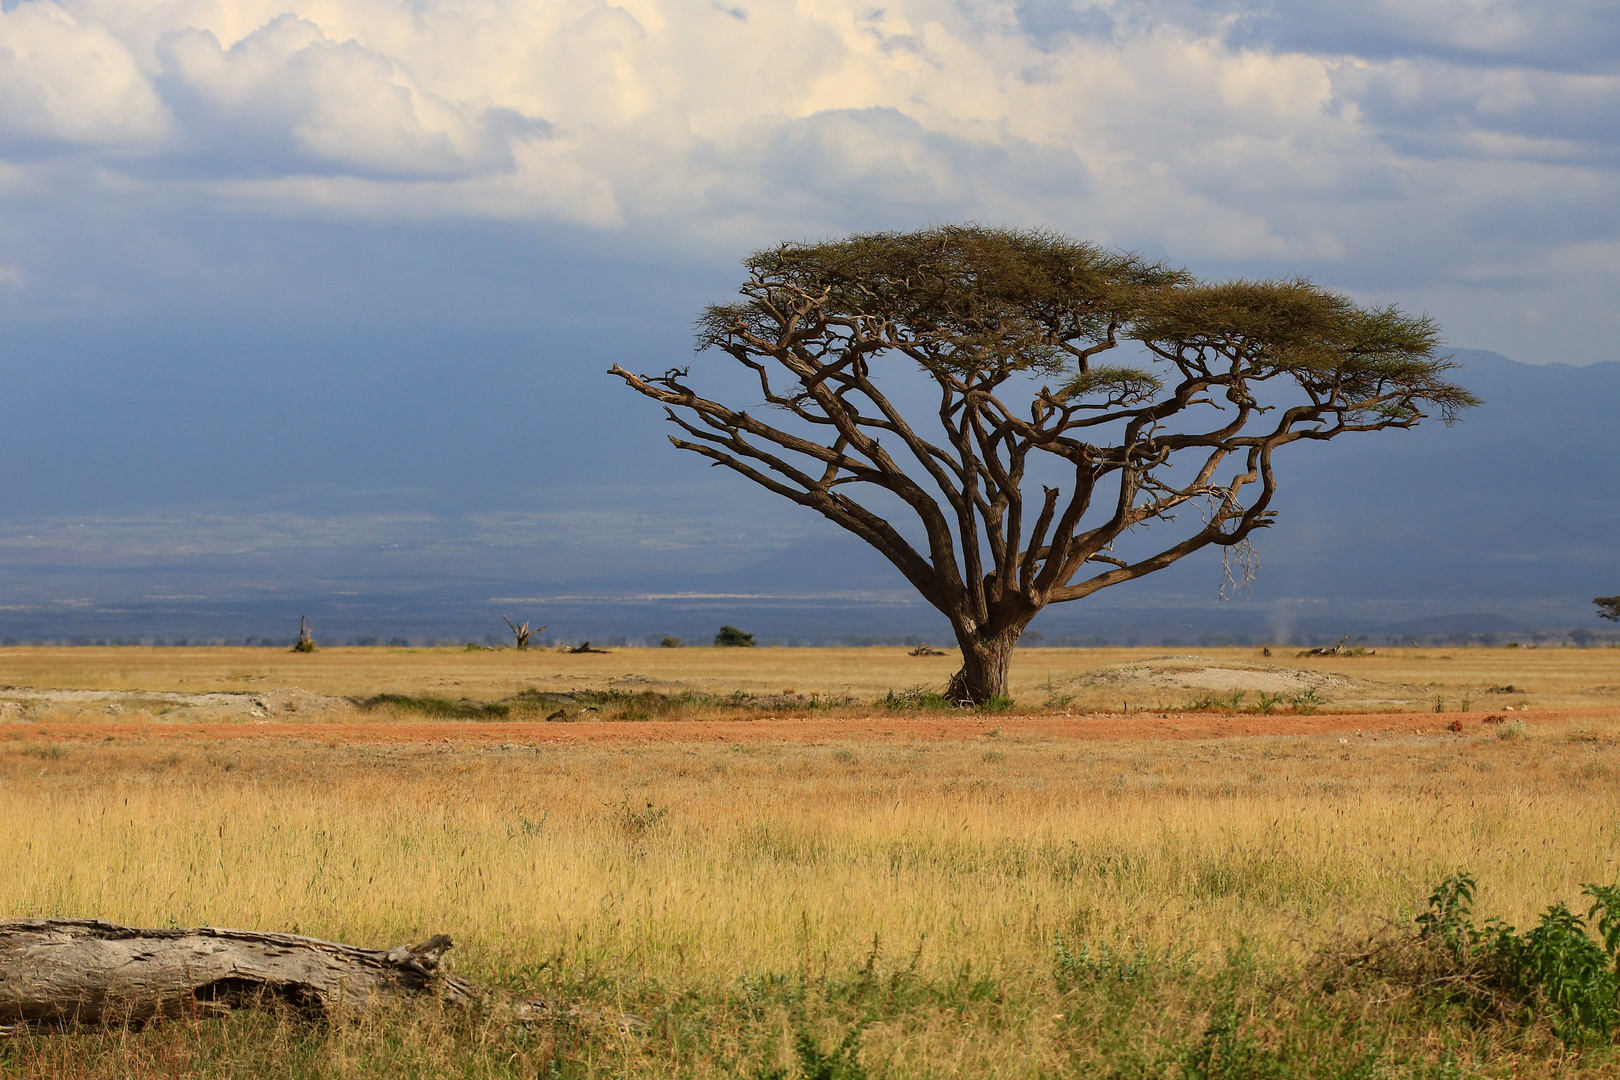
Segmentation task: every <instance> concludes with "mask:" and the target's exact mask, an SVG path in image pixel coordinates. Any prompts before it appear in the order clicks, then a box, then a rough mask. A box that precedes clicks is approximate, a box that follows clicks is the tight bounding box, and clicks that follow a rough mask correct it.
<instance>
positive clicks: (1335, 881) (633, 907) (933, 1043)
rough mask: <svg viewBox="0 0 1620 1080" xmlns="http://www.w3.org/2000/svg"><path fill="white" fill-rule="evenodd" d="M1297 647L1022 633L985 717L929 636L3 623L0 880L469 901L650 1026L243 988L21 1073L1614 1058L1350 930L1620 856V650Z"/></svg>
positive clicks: (241, 916) (513, 1071)
mask: <svg viewBox="0 0 1620 1080" xmlns="http://www.w3.org/2000/svg"><path fill="white" fill-rule="evenodd" d="M1275 652H1276V655H1274V656H1271V657H1266V656H1262V655H1260V653H1259V651H1258V650H1256V649H1241V650H1239V649H1228V650H1209V649H1187V650H1168V649H1135V650H1126V649H1088V650H1067V649H1050V650H1049V649H1030V650H1025V651H1021V652H1020V654H1019V656H1018V659H1017V661H1016V662H1015V666H1014V686H1013V696H1014V698H1015V701H1016V703H1017V704H1016V706H1015V707H1014V708H1012V709H1011V710H1010V711H1009V712H1007V713H1004V714H996V715H982V714H963V713H961V712H958V711H954V710H944V709H939V708H937V707H935V706H933V705H932V704H930V702H929V701H928V700H927V699H926V698H924V697H923V696H922V695H921V694H919V693H916V692H915V691H917V690H918V689H919V688H922V689H926V688H929V687H937V686H939V685H941V684H943V682H944V681H945V678H946V677H947V676H948V675H949V673H950V670H951V663H952V662H951V659H950V658H949V657H943V658H925V657H910V656H907V655H906V653H905V651H904V650H901V649H814V650H811V649H805V650H791V649H758V650H717V649H680V650H638V649H630V650H615V651H614V652H613V653H611V654H609V655H592V656H568V655H562V654H559V653H554V652H543V651H530V652H527V653H517V652H511V651H505V652H461V651H450V650H389V649H333V650H322V651H320V652H317V653H315V654H313V655H307V656H299V655H293V654H290V653H281V652H275V651H271V650H261V649H209V648H199V649H136V648H108V649H95V648H75V649H43V648H41V649H7V650H3V651H0V683H3V684H5V686H6V688H5V689H3V690H0V815H3V819H4V820H5V821H6V822H7V827H6V828H5V829H4V830H0V865H4V866H5V867H7V868H8V870H7V872H6V873H5V874H3V875H0V911H3V912H5V913H7V914H8V915H11V916H32V915H52V914H60V915H81V916H96V917H101V918H107V919H112V920H116V921H122V922H126V923H131V924H136V925H153V926H164V925H200V924H212V925H234V926H247V927H253V928H259V929H270V930H290V931H296V932H302V933H306V934H313V935H316V936H321V937H327V938H333V939H337V940H344V941H352V942H355V943H358V944H367V945H391V944H396V943H399V942H403V941H407V940H419V939H421V938H423V937H426V936H427V935H429V934H433V933H438V932H445V933H449V934H451V935H452V936H453V937H454V938H455V939H456V942H457V948H456V950H455V951H454V952H453V953H452V954H451V957H452V960H453V961H454V966H455V968H456V970H458V971H460V972H461V973H463V974H469V975H473V976H476V977H478V978H480V979H484V980H487V981H491V982H495V983H499V984H502V985H507V986H510V987H512V988H514V989H522V990H525V991H528V992H536V993H544V994H547V995H551V996H556V997H559V998H565V999H569V1000H581V1001H587V1002H594V1003H598V1004H603V1005H607V1006H610V1007H612V1008H617V1009H626V1010H630V1011H633V1012H636V1013H638V1014H640V1015H643V1016H646V1017H648V1019H649V1024H648V1027H647V1028H646V1029H645V1030H644V1031H641V1032H637V1033H633V1034H627V1033H625V1032H623V1031H618V1030H593V1029H591V1028H590V1027H589V1026H576V1027H572V1028H558V1029H546V1030H528V1029H524V1030H512V1029H508V1028H505V1027H499V1028H497V1027H495V1026H492V1025H491V1024H488V1023H483V1022H480V1021H476V1020H469V1019H467V1018H464V1017H455V1016H448V1015H443V1014H439V1013H436V1012H434V1011H433V1010H432V1009H429V1008H424V1009H416V1010H407V1011H405V1012H402V1013H400V1014H398V1015H390V1016H386V1017H382V1018H373V1019H371V1020H368V1021H365V1022H358V1023H348V1024H338V1025H310V1024H307V1023H304V1022H301V1021H298V1020H296V1019H293V1018H287V1017H270V1018H259V1017H253V1016H243V1017H239V1018H235V1019H232V1020H229V1021H225V1022H219V1021H211V1022H197V1023H194V1024H169V1025H162V1026H159V1027H157V1028H154V1029H151V1030H148V1031H145V1032H139V1033H121V1032H119V1033H106V1032H100V1033H62V1034H43V1035H28V1036H22V1037H14V1038H12V1039H9V1040H4V1041H0V1075H3V1074H6V1073H4V1072H3V1070H10V1073H9V1074H15V1075H28V1076H70V1075H83V1076H247V1075H252V1076H264V1075H299V1076H306V1075H307V1076H361V1075H366V1076H373V1075H374V1076H395V1075H422V1076H441V1075H457V1076H461V1075H465V1076H597V1075H602V1076H606V1075H616V1076H649V1077H651V1076H746V1077H761V1078H764V1077H781V1078H788V1077H798V1076H817V1077H826V1078H833V1077H850V1078H852V1077H856V1076H871V1077H878V1076H885V1077H887V1076H894V1077H912V1076H946V1075H950V1076H1030V1077H1036V1076H1092V1075H1143V1076H1147V1075H1185V1076H1203V1075H1231V1076H1238V1075H1279V1076H1280V1075H1321V1076H1327V1075H1345V1076H1349V1075H1367V1076H1372V1075H1412V1076H1431V1075H1433V1076H1438V1075H1459V1076H1460V1075H1500V1076H1508V1075H1528V1074H1538V1073H1541V1074H1548V1075H1551V1074H1555V1073H1556V1074H1562V1073H1566V1072H1568V1073H1591V1074H1594V1075H1597V1074H1607V1073H1609V1072H1611V1071H1614V1070H1615V1065H1614V1063H1613V1062H1612V1061H1611V1060H1610V1057H1609V1054H1608V1052H1607V1051H1606V1050H1604V1049H1602V1048H1593V1047H1586V1048H1582V1049H1580V1050H1579V1051H1572V1050H1570V1049H1569V1048H1568V1047H1566V1046H1564V1045H1563V1044H1562V1043H1560V1042H1559V1041H1558V1040H1556V1039H1554V1038H1552V1036H1551V1035H1550V1034H1549V1032H1548V1029H1547V1027H1546V1025H1545V1024H1543V1023H1539V1022H1537V1021H1535V1020H1534V1019H1530V1020H1526V1019H1524V1018H1522V1017H1520V1018H1513V1017H1506V1016H1483V1017H1481V1016H1476V1015H1474V1014H1472V1013H1470V1012H1469V1011H1468V1010H1467V1009H1466V1008H1462V1007H1460V1006H1457V1005H1456V1003H1455V1002H1451V1003H1448V1002H1444V1001H1442V1002H1439V1003H1436V1002H1435V1001H1433V1000H1431V999H1430V998H1429V997H1426V996H1424V995H1423V994H1420V993H1416V992H1414V991H1413V990H1412V988H1411V987H1408V986H1403V985H1400V984H1399V982H1398V980H1397V982H1396V983H1395V984H1391V983H1390V981H1389V979H1388V978H1387V977H1386V976H1383V975H1378V976H1376V977H1375V976H1374V975H1371V974H1368V975H1365V976H1364V977H1363V976H1356V977H1351V976H1347V975H1346V974H1345V972H1344V971H1342V970H1340V969H1339V968H1338V967H1335V966H1334V964H1335V963H1337V961H1331V957H1333V956H1338V955H1340V954H1341V953H1343V952H1344V950H1345V948H1348V946H1347V945H1346V943H1354V942H1356V941H1359V940H1364V939H1365V938H1366V936H1367V935H1368V934H1374V933H1380V932H1382V933H1391V932H1393V931H1392V930H1391V929H1390V928H1406V927H1410V926H1411V925H1412V920H1413V918H1414V916H1415V915H1416V913H1418V912H1419V911H1420V910H1421V909H1422V907H1423V902H1424V897H1425V896H1426V894H1427V892H1428V890H1429V889H1430V888H1431V887H1432V886H1433V885H1434V884H1435V883H1436V882H1437V881H1439V880H1440V878H1442V877H1443V876H1444V875H1446V874H1447V873H1450V872H1452V871H1454V870H1456V869H1458V868H1466V869H1468V870H1470V871H1472V872H1473V873H1474V874H1475V875H1476V876H1477V877H1478V878H1479V880H1480V895H1479V898H1478V910H1479V912H1480V913H1481V915H1500V916H1502V917H1504V918H1506V919H1508V920H1509V921H1511V922H1514V923H1515V924H1517V925H1520V926H1523V925H1526V924H1528V923H1531V922H1533V921H1534V920H1535V918H1536V917H1537V915H1538V913H1539V912H1540V911H1541V910H1542V909H1544V908H1545V907H1546V906H1547V905H1548V904H1550V903H1553V902H1556V901H1565V902H1569V903H1571V905H1572V906H1574V905H1576V904H1577V903H1578V901H1579V900H1580V886H1581V884H1582V883H1583V882H1614V881H1615V880H1616V879H1617V878H1620V750H1617V746H1620V697H1617V688H1620V650H1613V649H1605V650H1574V649H1569V650H1555V649H1539V650H1531V649H1513V650H1509V649H1501V650H1487V649H1473V648H1452V649H1421V650H1408V649H1403V650H1392V651H1390V652H1388V653H1381V654H1380V655H1378V656H1371V657H1333V658H1298V657H1295V656H1294V655H1293V654H1292V651H1291V650H1289V651H1285V650H1281V649H1278V650H1275ZM547 717H552V719H550V720H549V721H548V720H547ZM1491 717H1500V718H1502V721H1503V722H1501V723H1487V722H1485V721H1486V720H1487V719H1489V718H1491ZM1453 724H1458V726H1460V727H1461V729H1462V730H1461V731H1452V730H1451V726H1452V725H1453ZM1351 951H1353V950H1351ZM1324 957H1327V958H1329V959H1324ZM1330 961H1331V962H1330ZM1222 1069H1224V1070H1226V1071H1224V1072H1223V1071H1221V1070H1222Z"/></svg>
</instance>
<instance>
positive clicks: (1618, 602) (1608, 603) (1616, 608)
mask: <svg viewBox="0 0 1620 1080" xmlns="http://www.w3.org/2000/svg"><path fill="white" fill-rule="evenodd" d="M1592 603H1594V604H1596V605H1597V609H1598V612H1597V613H1598V618H1600V619H1611V620H1613V621H1615V622H1620V596H1599V597H1594V598H1593V600H1592Z"/></svg>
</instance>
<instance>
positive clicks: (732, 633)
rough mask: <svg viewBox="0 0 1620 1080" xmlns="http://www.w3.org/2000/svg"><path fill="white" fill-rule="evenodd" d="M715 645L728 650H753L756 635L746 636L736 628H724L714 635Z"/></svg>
mask: <svg viewBox="0 0 1620 1080" xmlns="http://www.w3.org/2000/svg"><path fill="white" fill-rule="evenodd" d="M714 643H715V644H716V645H718V646H720V647H721V648H727V649H752V648H753V647H754V635H753V634H745V633H743V632H742V631H741V630H739V629H737V628H736V627H735V626H722V627H721V628H720V632H719V633H718V634H716V635H714Z"/></svg>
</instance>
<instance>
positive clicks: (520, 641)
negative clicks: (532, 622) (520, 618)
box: [501, 615, 545, 649]
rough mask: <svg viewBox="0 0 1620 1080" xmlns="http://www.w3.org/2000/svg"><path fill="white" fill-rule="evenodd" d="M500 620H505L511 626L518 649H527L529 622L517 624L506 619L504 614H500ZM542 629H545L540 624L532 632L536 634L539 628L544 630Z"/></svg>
mask: <svg viewBox="0 0 1620 1080" xmlns="http://www.w3.org/2000/svg"><path fill="white" fill-rule="evenodd" d="M501 620H502V621H503V622H505V623H506V625H507V626H510V627H511V628H512V633H513V635H514V636H515V637H516V638H517V647H518V648H519V649H527V648H528V647H529V624H528V623H524V624H523V625H522V626H518V625H517V624H516V623H514V622H513V621H512V620H511V619H508V618H507V617H506V616H505V615H502V616H501ZM544 629H545V627H544V626H542V627H541V628H540V630H536V631H534V633H536V634H538V633H540V631H541V630H544Z"/></svg>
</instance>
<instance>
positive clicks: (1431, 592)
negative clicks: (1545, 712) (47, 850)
mask: <svg viewBox="0 0 1620 1080" xmlns="http://www.w3.org/2000/svg"><path fill="white" fill-rule="evenodd" d="M1456 355H1457V359H1458V360H1459V361H1460V362H1461V363H1462V364H1463V367H1462V369H1461V371H1460V372H1458V373H1457V377H1458V380H1459V381H1460V382H1462V383H1463V384H1464V385H1466V386H1468V387H1469V388H1470V389H1472V390H1474V391H1475V392H1476V393H1477V394H1479V395H1480V397H1482V398H1483V399H1484V401H1485V404H1484V405H1483V406H1482V407H1481V408H1479V409H1477V410H1474V411H1472V412H1470V413H1468V414H1467V415H1466V416H1465V417H1464V419H1463V422H1462V423H1460V424H1458V425H1456V426H1455V427H1452V428H1446V427H1444V426H1443V425H1441V424H1440V423H1438V422H1437V421H1430V422H1428V423H1425V424H1424V425H1423V426H1421V427H1420V428H1418V429H1416V430H1414V431H1410V432H1385V433H1380V434H1376V435H1369V436H1363V437H1355V436H1348V437H1345V438H1343V439H1340V440H1337V441H1336V442H1334V443H1332V444H1326V445H1310V446H1296V447H1291V448H1289V449H1291V450H1294V451H1296V452H1295V453H1292V454H1286V455H1279V474H1280V476H1281V479H1282V484H1281V489H1280V493H1279V496H1278V499H1277V503H1276V506H1277V509H1278V510H1279V516H1278V520H1277V524H1276V525H1275V527H1274V528H1272V529H1270V530H1267V531H1266V532H1265V533H1263V534H1262V535H1260V536H1259V537H1257V540H1256V547H1257V549H1258V551H1259V554H1260V558H1261V563H1260V573H1259V576H1258V578H1257V579H1256V580H1255V581H1254V582H1253V583H1252V585H1251V586H1250V587H1249V588H1248V589H1247V590H1244V591H1242V592H1240V593H1239V594H1238V595H1237V596H1236V597H1235V598H1233V599H1229V600H1226V601H1221V600H1219V599H1218V597H1217V588H1218V586H1219V584H1220V582H1221V580H1222V573H1221V567H1220V563H1219V557H1218V556H1208V555H1201V556H1198V557H1194V558H1190V559H1187V560H1184V561H1183V562H1182V563H1180V564H1177V565H1176V566H1174V567H1171V568H1170V569H1168V570H1166V571H1163V572H1161V573H1159V574H1156V575H1153V576H1152V577H1150V578H1147V579H1144V580H1142V581H1140V582H1135V583H1132V584H1129V585H1125V586H1121V587H1118V588H1114V589H1110V590H1105V591H1104V592H1103V593H1101V594H1098V595H1097V596H1095V597H1092V598H1090V599H1088V600H1086V601H1082V602H1079V603H1076V604H1068V605H1059V606H1057V607H1054V608H1051V609H1049V610H1048V611H1047V612H1046V613H1044V614H1043V615H1042V616H1041V617H1040V618H1039V619H1038V620H1037V621H1036V623H1035V625H1034V627H1033V628H1032V629H1033V630H1034V631H1035V632H1036V634H1037V635H1042V636H1044V639H1045V640H1046V641H1048V642H1054V643H1056V642H1065V641H1067V642H1088V641H1096V642H1100V641H1104V640H1107V641H1116V642H1124V641H1140V642H1144V643H1146V642H1153V643H1158V642H1166V643H1170V642H1175V643H1186V644H1196V643H1197V642H1199V641H1204V642H1220V641H1239V640H1248V641H1256V642H1258V641H1286V640H1290V639H1293V640H1313V641H1314V640H1324V639H1331V640H1336V639H1337V637H1338V636H1342V635H1344V634H1352V635H1367V636H1368V637H1369V638H1370V639H1383V640H1404V639H1407V638H1411V637H1435V636H1442V637H1443V636H1447V635H1456V634H1474V635H1498V636H1514V635H1517V636H1522V637H1528V636H1530V635H1533V634H1537V633H1545V632H1549V631H1555V630H1561V631H1567V630H1569V629H1572V628H1583V630H1584V631H1587V632H1602V631H1605V630H1606V629H1607V628H1608V626H1609V624H1605V623H1601V622H1599V621H1598V620H1597V619H1595V618H1594V617H1593V609H1592V607H1591V604H1590V600H1591V598H1592V597H1593V596H1596V595H1612V594H1614V593H1617V592H1620V423H1617V422H1616V419H1617V417H1620V363H1616V362H1613V361H1606V362H1602V363H1596V364H1591V365H1588V366H1584V367H1573V366H1567V365H1560V364H1551V365H1530V364H1519V363H1514V362H1513V361H1511V360H1508V359H1507V358H1505V357H1502V356H1499V355H1497V354H1495V353H1488V352H1479V351H1471V350H1461V351H1459V352H1458V353H1457V354H1456ZM638 434H639V433H638ZM633 450H634V453H633V454H632V452H631V450H625V451H623V455H622V456H621V458H618V459H615V458H612V457H611V455H612V454H613V453H614V452H615V450H614V447H613V445H612V444H611V441H609V442H608V443H605V444H604V445H603V448H602V451H601V452H602V454H603V460H604V461H605V462H606V464H605V465H602V466H601V470H600V472H599V475H598V477H597V478H595V479H593V477H592V476H591V475H588V474H587V475H584V476H583V477H582V480H583V482H584V484H585V486H584V487H581V488H578V489H573V490H572V492H571V493H570V492H563V493H561V494H559V493H558V490H553V489H545V490H539V489H537V490H538V494H529V495H523V496H521V497H520V496H513V495H500V494H498V493H497V494H494V495H489V494H487V493H476V495H467V496H466V497H465V498H464V499H463V500H462V501H461V502H459V503H458V502H457V501H456V498H455V497H454V496H455V490H454V485H446V486H445V487H444V490H443V491H441V492H440V493H439V494H436V495H432V494H431V493H430V496H423V495H421V493H419V492H409V491H407V492H404V493H403V494H390V493H389V492H386V491H385V492H381V493H377V492H371V493H365V494H363V495H346V494H344V493H343V492H337V493H333V492H330V491H321V492H315V493H313V494H312V493H308V492H305V493H303V494H300V493H298V492H294V493H292V494H283V495H277V496H276V497H275V498H274V499H270V498H264V499H260V500H259V501H258V502H255V503H252V504H243V506H241V507H237V508H234V509H233V508H231V507H229V506H227V507H224V508H215V509H212V510H207V509H204V510H198V509H196V508H191V509H185V508H182V510H180V511H174V512H172V513H156V512H153V513H147V514H144V515H141V514H136V515H133V516H132V515H130V514H127V513H126V514H124V515H123V516H121V517H120V516H118V515H111V516H109V515H100V516H90V515H84V514H74V513H69V512H64V513H59V514H55V515H53V516H49V517H46V516H41V515H34V516H29V517H18V518H12V519H0V639H8V640H42V639H51V640H136V639H148V640H180V639H185V640H217V639H230V640H243V639H247V638H255V639H274V640H280V639H283V638H287V639H290V637H291V635H292V634H293V633H295V631H296V628H297V622H298V616H299V615H309V616H310V617H311V619H312V621H313V622H314V624H315V626H316V631H317V636H318V637H321V636H324V637H325V639H326V640H327V641H329V642H340V641H346V640H355V639H360V640H381V641H388V640H409V641H421V640H449V639H485V638H493V639H497V640H498V639H499V638H500V637H501V636H502V635H503V634H504V633H505V629H504V626H502V624H501V623H500V618H499V617H500V615H501V614H510V615H512V616H513V617H515V618H522V619H532V620H533V621H535V622H536V623H546V624H549V626H550V629H549V630H548V631H547V634H548V635H550V636H553V637H557V638H563V639H567V640H576V641H577V640H579V639H581V638H585V637H589V638H592V639H593V640H596V641H606V640H621V639H635V638H652V639H653V640H656V639H657V638H658V637H661V636H663V635H665V634H672V635H676V636H680V637H684V638H688V639H691V640H697V641H702V640H707V638H709V637H712V635H713V633H714V630H715V628H716V627H718V626H719V625H720V623H722V622H727V623H732V624H734V625H739V626H743V627H744V628H745V629H749V630H753V631H754V632H756V633H757V634H758V635H759V636H760V637H761V639H762V640H766V641H800V642H806V643H810V642H837V641H845V640H848V641H873V640H889V641H903V640H907V639H911V640H918V639H923V638H926V639H928V640H931V641H934V642H936V643H941V642H945V641H948V639H949V632H948V629H947V628H946V624H945V623H944V621H943V620H942V619H941V618H939V617H938V616H937V614H935V613H934V612H932V610H931V609H929V608H928V607H927V606H926V605H924V604H923V603H922V602H921V601H920V600H919V599H918V598H917V597H916V596H915V595H914V594H913V593H912V591H911V590H910V588H909V586H908V585H907V584H906V583H905V582H904V581H903V580H902V579H901V578H900V576H899V574H898V573H896V572H895V571H894V570H893V569H892V568H891V567H890V566H889V565H888V564H887V563H886V562H885V561H884V560H882V559H881V558H880V557H879V556H877V555H876V554H875V553H874V552H872V551H871V550H869V549H868V548H866V547H865V546H864V545H862V544H860V543H859V542H858V541H856V540H854V539H852V538H850V537H847V536H845V535H844V534H842V533H840V532H838V531H836V530H834V529H832V528H831V527H830V526H828V525H826V524H825V523H824V522H822V521H821V520H820V519H819V518H817V517H815V516H814V515H811V514H809V513H808V512H806V511H803V510H801V509H800V508H798V507H794V506H791V505H789V504H786V503H784V502H781V501H780V500H776V499H774V498H772V497H771V496H769V495H766V494H763V493H759V492H756V491H754V490H753V489H751V488H748V487H747V485H745V484H742V483H741V482H740V481H736V480H729V479H728V478H726V477H725V476H724V475H723V473H722V472H721V471H719V470H715V471H706V470H700V469H697V468H695V467H691V468H685V467H686V466H691V465H692V464H693V463H691V462H684V461H681V462H675V463H671V462H670V461H668V460H666V459H667V458H669V457H675V456H676V455H674V454H673V452H672V451H668V450H659V451H656V453H657V454H662V455H664V457H663V458H658V459H657V469H658V470H661V471H660V472H659V473H658V474H657V475H656V476H654V477H653V478H652V479H651V480H649V481H648V482H646V483H644V484H642V486H640V487H636V486H634V485H630V484H624V485H622V486H618V487H615V486H614V485H615V484H616V483H619V482H620V481H619V480H618V479H617V478H619V477H623V476H625V475H632V474H633V473H634V472H635V470H636V468H637V467H638V466H637V465H636V464H635V463H636V462H642V461H646V460H648V454H649V453H652V451H649V450H648V449H647V448H646V447H641V446H638V447H635V448H633ZM683 468H685V471H684V472H683V471H681V470H682V469H683ZM660 476H664V477H675V476H679V477H680V478H681V479H680V482H679V483H676V482H674V481H670V482H668V483H665V482H664V481H662V480H660V479H659V477H660ZM610 477H611V478H612V479H610ZM598 480H599V481H600V482H599V483H598V482H597V481H598ZM592 484H595V485H596V486H595V488H592V487H591V485H592ZM480 499H481V500H483V501H482V502H479V501H478V500H480ZM502 500H504V502H503V501H502ZM643 513H645V514H646V515H647V520H646V521H645V522H643V520H642V515H643ZM1032 640H1035V638H1033V637H1032Z"/></svg>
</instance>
